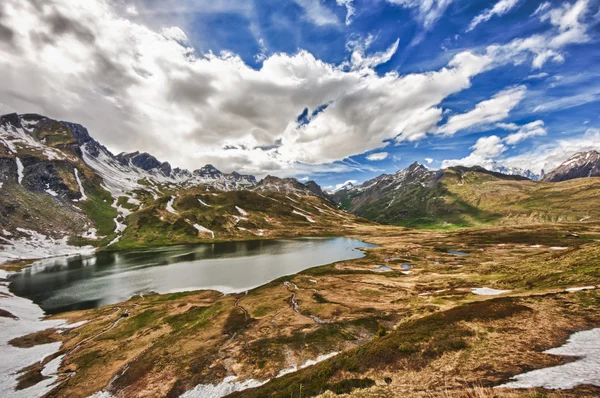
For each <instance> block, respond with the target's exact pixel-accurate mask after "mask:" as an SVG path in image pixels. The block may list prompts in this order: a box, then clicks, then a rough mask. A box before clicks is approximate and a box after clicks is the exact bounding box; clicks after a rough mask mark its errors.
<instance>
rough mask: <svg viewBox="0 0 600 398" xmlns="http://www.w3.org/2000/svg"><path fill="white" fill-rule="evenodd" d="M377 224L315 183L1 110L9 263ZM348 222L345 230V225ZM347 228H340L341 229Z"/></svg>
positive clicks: (4, 253) (0, 239)
mask: <svg viewBox="0 0 600 398" xmlns="http://www.w3.org/2000/svg"><path fill="white" fill-rule="evenodd" d="M334 220H337V221H338V223H339V222H340V221H341V222H342V223H343V224H344V225H345V227H342V228H341V230H344V229H348V228H353V227H354V225H356V224H357V223H364V222H367V221H365V220H360V219H359V218H357V217H355V216H353V215H349V214H346V213H344V212H342V211H339V210H338V209H335V208H333V207H332V206H331V203H330V202H329V201H328V198H327V197H326V195H325V194H324V193H323V192H322V190H321V188H320V187H319V186H318V185H317V184H316V183H315V182H314V181H312V182H309V183H307V184H306V185H305V184H302V183H301V182H299V181H297V180H296V179H291V178H288V179H281V178H278V177H271V178H268V179H263V180H261V181H259V182H257V181H256V178H255V177H254V176H247V175H242V174H239V173H236V172H233V173H229V174H227V173H222V172H221V171H219V170H218V169H217V168H215V167H214V166H212V165H205V166H203V167H201V168H199V169H196V170H194V171H191V172H190V171H188V170H185V169H179V168H172V167H171V165H170V164H169V163H167V162H161V161H159V160H157V159H156V158H155V157H154V156H152V155H150V154H148V153H145V152H131V153H120V154H117V155H113V154H112V153H111V152H110V151H109V150H108V149H107V148H106V147H105V146H103V145H102V144H101V143H99V142H98V141H96V140H95V139H93V138H92V136H91V135H90V134H89V132H88V130H87V129H86V128H85V127H83V126H81V125H79V124H75V123H70V122H61V121H56V120H53V119H50V118H47V117H44V116H41V115H36V114H23V115H18V114H9V115H4V116H0V225H2V228H1V229H0V246H2V250H1V251H0V252H1V254H0V262H3V261H10V260H16V259H19V258H39V257H49V256H55V255H62V254H68V253H75V252H81V251H89V250H94V249H95V248H98V247H100V248H104V249H107V248H110V249H111V250H115V249H122V248H129V247H140V246H148V245H165V244H176V243H197V242H204V241H218V240H235V239H261V238H274V237H284V236H285V237H292V236H314V235H317V236H318V235H330V234H332V233H333V232H334V229H333V226H334V225H336V222H334ZM339 229H340V228H339V226H338V227H336V230H339ZM338 233H340V232H338Z"/></svg>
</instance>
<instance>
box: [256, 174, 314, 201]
mask: <svg viewBox="0 0 600 398" xmlns="http://www.w3.org/2000/svg"><path fill="white" fill-rule="evenodd" d="M250 189H251V190H253V191H256V192H279V193H283V194H294V195H313V196H319V197H322V198H326V195H325V194H324V193H323V191H322V190H321V187H320V186H319V185H317V183H316V182H314V181H308V182H307V183H305V184H303V183H301V182H300V181H298V180H297V179H295V178H279V177H275V176H266V177H265V178H263V179H262V180H260V181H259V182H258V184H256V186H254V187H253V188H250Z"/></svg>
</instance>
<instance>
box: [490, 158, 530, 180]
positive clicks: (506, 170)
mask: <svg viewBox="0 0 600 398" xmlns="http://www.w3.org/2000/svg"><path fill="white" fill-rule="evenodd" d="M485 168H486V169H488V170H490V171H495V172H497V173H501V174H506V175H517V176H521V177H525V178H529V179H530V180H533V181H538V180H539V179H540V178H541V175H540V174H536V173H534V172H533V171H531V170H529V169H523V168H520V167H507V166H504V165H502V164H500V163H498V162H496V161H495V160H493V161H491V162H490V164H488V165H486V167H485Z"/></svg>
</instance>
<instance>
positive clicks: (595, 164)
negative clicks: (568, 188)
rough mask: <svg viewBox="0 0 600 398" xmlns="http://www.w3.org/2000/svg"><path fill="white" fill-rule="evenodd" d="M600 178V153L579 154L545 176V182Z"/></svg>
mask: <svg viewBox="0 0 600 398" xmlns="http://www.w3.org/2000/svg"><path fill="white" fill-rule="evenodd" d="M588 177H600V153H598V151H589V152H579V153H576V154H575V155H573V156H571V157H570V158H569V159H567V160H566V161H565V162H564V163H562V164H561V165H560V166H558V167H557V168H556V169H554V170H552V171H551V172H550V173H548V174H547V175H545V176H544V181H551V182H556V181H566V180H572V179H575V178H588Z"/></svg>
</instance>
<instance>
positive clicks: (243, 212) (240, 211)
mask: <svg viewBox="0 0 600 398" xmlns="http://www.w3.org/2000/svg"><path fill="white" fill-rule="evenodd" d="M235 208H236V209H237V211H238V212H239V213H240V214H241V215H242V216H247V215H248V212H247V211H246V210H244V209H242V208H241V207H238V206H235Z"/></svg>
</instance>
